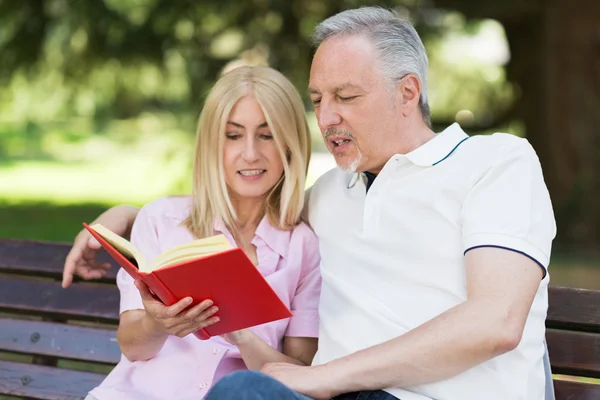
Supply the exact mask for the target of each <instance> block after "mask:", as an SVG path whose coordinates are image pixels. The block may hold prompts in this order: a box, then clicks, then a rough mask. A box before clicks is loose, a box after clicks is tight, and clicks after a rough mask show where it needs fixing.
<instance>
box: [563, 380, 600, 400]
mask: <svg viewBox="0 0 600 400" xmlns="http://www.w3.org/2000/svg"><path fill="white" fill-rule="evenodd" d="M554 394H555V396H556V399H557V400H597V399H600V385H593V384H589V383H583V382H571V381H557V380H555V381H554Z"/></svg>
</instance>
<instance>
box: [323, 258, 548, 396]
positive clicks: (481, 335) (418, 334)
mask: <svg viewBox="0 0 600 400" xmlns="http://www.w3.org/2000/svg"><path fill="white" fill-rule="evenodd" d="M465 261H466V273H467V293H468V299H467V300H466V301H465V302H464V303H462V304H460V305H458V306H456V307H454V308H451V309H450V310H448V311H446V312H444V313H443V314H441V315H439V316H438V317H436V318H434V319H432V320H431V321H428V322H427V323H425V324H423V325H421V326H420V327H418V328H416V329H413V330H412V331H410V332H408V333H406V334H404V335H402V336H400V337H398V338H396V339H393V340H390V341H388V342H385V343H382V344H380V345H377V346H374V347H372V348H369V349H366V350H363V351H359V352H357V353H354V354H352V355H350V356H347V357H344V358H341V359H339V360H336V361H333V362H331V363H329V364H328V365H326V366H325V367H324V368H325V369H327V370H329V371H328V373H327V374H326V375H328V376H331V377H336V379H332V382H338V385H339V386H338V387H336V388H334V390H335V391H336V392H337V391H340V392H349V391H358V390H369V389H382V388H386V387H393V386H401V387H405V386H412V385H419V384H425V383H430V382H435V381H440V380H444V379H448V378H450V377H453V376H455V375H457V374H460V373H462V372H464V371H466V370H468V369H470V368H472V367H474V366H476V365H478V364H480V363H483V362H485V361H487V360H489V359H491V358H494V357H497V356H499V355H501V354H504V353H506V352H508V351H510V350H513V349H514V348H515V347H517V345H518V344H519V342H520V341H521V335H522V334H523V329H524V327H525V322H526V320H527V315H528V313H529V310H530V308H531V304H532V303H533V299H534V297H535V294H536V292H537V289H538V287H539V284H540V281H541V279H542V277H543V274H544V272H543V270H542V269H541V268H540V266H539V265H537V264H536V263H535V262H534V261H532V260H531V259H529V258H528V257H525V256H523V255H521V254H519V253H516V252H512V251H508V250H503V249H497V248H490V247H484V248H479V249H474V250H471V251H469V252H467V254H466V259H465Z"/></svg>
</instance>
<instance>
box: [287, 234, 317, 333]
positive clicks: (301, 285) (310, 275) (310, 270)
mask: <svg viewBox="0 0 600 400" xmlns="http://www.w3.org/2000/svg"><path fill="white" fill-rule="evenodd" d="M306 229H307V230H309V228H308V227H306ZM310 236H311V237H310V240H307V241H306V243H305V245H304V249H303V252H302V274H301V277H300V280H299V281H298V286H297V288H296V293H295V295H294V298H293V300H292V303H291V311H292V314H293V316H292V317H291V318H290V322H289V324H288V327H287V330H286V333H285V336H293V337H318V336H319V297H320V295H321V273H320V271H319V264H320V262H321V258H320V255H319V245H318V241H317V238H316V236H315V235H314V233H312V231H310Z"/></svg>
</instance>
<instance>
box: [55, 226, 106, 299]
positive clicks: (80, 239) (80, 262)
mask: <svg viewBox="0 0 600 400" xmlns="http://www.w3.org/2000/svg"><path fill="white" fill-rule="evenodd" d="M101 249H102V248H101V247H100V243H98V241H97V240H96V239H94V238H93V236H92V235H91V234H90V233H89V232H88V231H87V230H85V229H84V230H82V231H81V232H79V234H78V235H77V237H76V238H75V241H74V242H73V247H72V248H71V251H69V254H68V255H67V258H66V260H65V266H64V269H63V281H62V287H63V288H66V287H68V286H69V285H70V284H71V283H72V282H73V275H78V276H80V277H82V278H83V279H99V278H102V277H103V276H104V275H106V270H107V269H108V268H110V264H109V263H99V262H97V261H96V257H97V255H98V253H99V252H100V250H101Z"/></svg>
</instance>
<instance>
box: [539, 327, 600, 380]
mask: <svg viewBox="0 0 600 400" xmlns="http://www.w3.org/2000/svg"><path fill="white" fill-rule="evenodd" d="M546 341H547V342H548V351H549V353H550V359H551V364H552V371H553V372H554V373H555V374H562V375H573V376H585V377H590V378H600V335H598V334H595V333H584V332H572V331H558V330H554V329H548V330H547V332H546Z"/></svg>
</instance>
